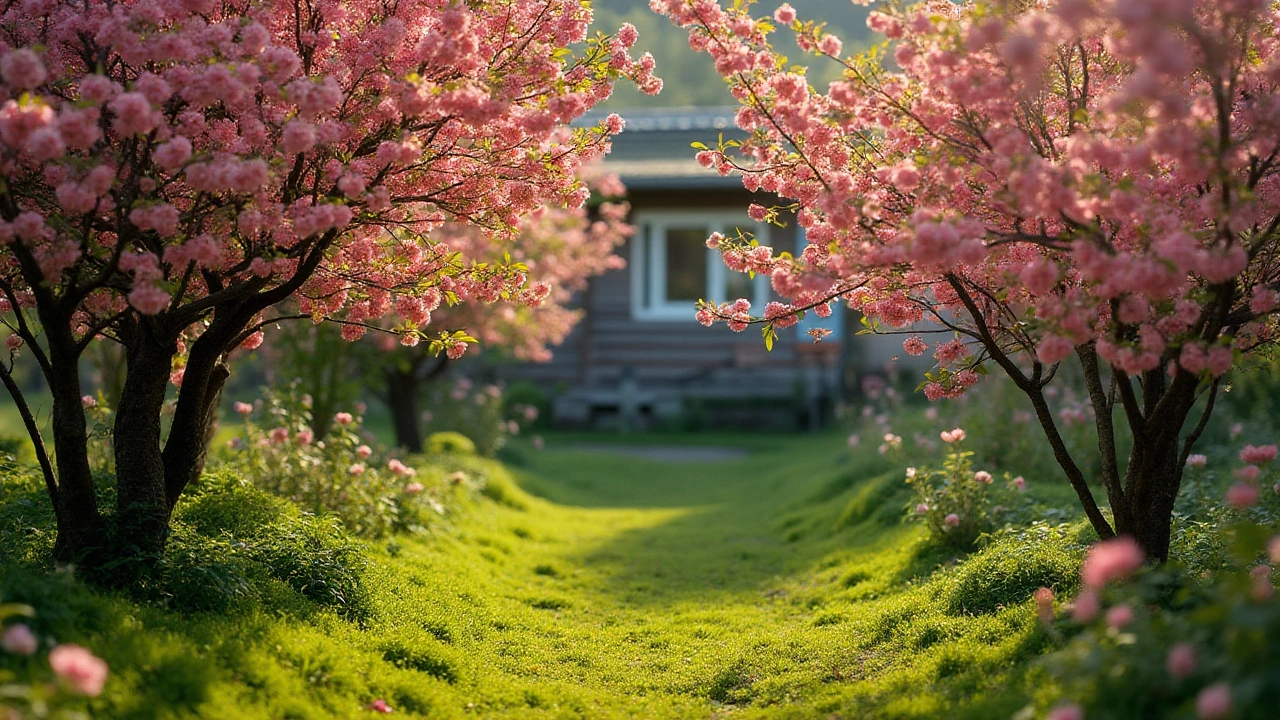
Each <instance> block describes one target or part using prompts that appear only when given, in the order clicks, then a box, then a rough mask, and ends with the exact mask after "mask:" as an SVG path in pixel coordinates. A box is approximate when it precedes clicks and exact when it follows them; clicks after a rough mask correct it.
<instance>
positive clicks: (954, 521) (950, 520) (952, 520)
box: [942, 513, 960, 527]
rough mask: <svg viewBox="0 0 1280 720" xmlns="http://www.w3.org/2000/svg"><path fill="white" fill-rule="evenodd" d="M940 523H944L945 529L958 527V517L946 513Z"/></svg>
mask: <svg viewBox="0 0 1280 720" xmlns="http://www.w3.org/2000/svg"><path fill="white" fill-rule="evenodd" d="M942 522H943V523H945V524H946V526H947V527H959V526H960V516H959V515H957V514H955V513H947V516H946V517H945V518H943V519H942Z"/></svg>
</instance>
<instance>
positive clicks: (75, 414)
mask: <svg viewBox="0 0 1280 720" xmlns="http://www.w3.org/2000/svg"><path fill="white" fill-rule="evenodd" d="M2 12H3V26H4V31H3V36H2V37H0V94H2V95H3V102H2V104H0V172H3V180H4V183H3V186H2V187H0V297H2V298H3V299H2V300H0V303H2V305H0V312H2V313H3V315H2V316H0V317H3V321H4V323H5V324H6V325H8V326H9V329H10V330H11V332H12V335H11V336H10V337H9V338H8V340H7V342H8V347H9V349H10V352H11V353H13V352H17V351H19V350H21V351H22V352H29V353H30V354H31V356H33V357H34V359H35V361H36V362H37V363H38V364H39V366H40V369H41V370H42V371H43V374H44V377H45V379H46V380H47V382H48V386H49V389H50V392H51V394H52V398H53V414H52V436H53V446H54V448H55V450H56V453H55V454H54V455H53V457H52V459H51V456H50V454H49V453H48V452H46V450H45V448H44V446H43V443H42V442H41V440H40V437H39V433H38V426H37V424H36V422H35V419H34V417H33V414H32V412H31V411H30V409H29V407H28V406H27V404H26V402H25V400H24V399H23V398H22V397H21V394H20V393H19V392H18V388H17V386H16V384H15V383H14V382H13V379H12V377H11V375H10V370H11V365H9V364H6V365H5V366H4V367H3V368H0V380H3V381H4V383H5V385H6V387H7V388H8V389H9V390H10V392H11V393H12V394H13V395H14V398H15V402H16V403H17V404H18V406H19V409H20V411H21V412H22V414H23V416H24V420H25V421H26V424H27V427H28V430H29V432H30V433H31V435H32V438H33V440H34V442H35V444H36V448H37V453H38V455H39V459H40V462H41V466H42V468H43V470H44V475H45V480H46V483H47V488H48V492H49V495H50V497H51V498H52V500H53V505H54V507H55V509H56V514H57V522H58V540H57V547H56V550H55V553H56V555H57V556H58V557H59V558H65V559H69V558H73V557H81V558H82V559H84V560H87V561H90V562H96V561H98V560H102V559H106V558H110V557H113V556H114V557H120V556H121V555H122V554H123V553H125V552H127V551H128V552H131V551H135V550H137V551H141V552H143V553H154V552H156V551H158V550H159V549H160V548H161V547H162V546H163V542H164V538H165V534H166V530H167V525H168V519H169V515H170V512H171V510H172V508H173V506H174V504H175V503H176V502H177V500H178V498H179V496H180V495H181V493H182V492H183V489H184V488H186V487H187V485H188V483H190V482H191V481H192V479H193V478H194V477H196V475H197V474H198V473H199V472H200V469H201V466H202V464H203V458H204V455H205V451H206V448H207V431H208V429H209V427H210V424H211V421H212V418H213V413H214V408H215V404H216V400H217V398H218V395H219V391H220V389H221V387H222V384H223V381H224V380H225V378H226V377H227V368H226V364H225V360H226V357H227V355H228V353H230V352H231V351H233V350H234V349H236V348H237V347H241V346H246V347H253V346H255V345H256V344H257V343H259V342H261V338H262V335H261V328H262V327H264V326H265V325H266V324H268V323H271V322H274V321H275V320H276V317H275V315H276V313H277V310H276V308H277V307H278V306H280V304H281V303H283V302H284V301H285V300H287V299H289V298H292V297H297V298H299V299H300V302H301V305H302V312H303V313H304V314H306V315H310V316H312V317H314V318H326V317H332V318H341V319H342V320H343V321H345V322H348V323H356V324H359V323H365V322H369V321H371V320H372V319H375V318H378V317H380V316H384V315H387V314H390V313H398V314H399V315H400V316H401V317H402V318H404V319H405V322H404V324H403V326H402V329H403V332H404V333H405V334H406V335H407V336H412V337H414V338H421V339H426V340H427V341H429V342H430V343H432V344H433V346H434V347H435V348H436V349H437V350H440V351H444V352H447V353H449V354H450V355H452V356H457V355H459V354H461V353H462V352H463V351H464V350H465V347H466V346H465V337H466V336H465V335H463V334H461V333H436V334H433V335H430V336H428V334H427V330H426V328H424V327H422V326H421V324H420V323H419V322H417V321H420V320H422V316H421V313H422V312H425V311H429V310H432V309H434V303H436V302H469V301H494V300H497V299H500V298H505V299H510V298H519V299H528V300H533V299H534V297H533V296H534V295H536V294H537V292H538V291H537V289H536V288H531V287H528V286H527V284H526V279H525V278H526V276H525V272H524V271H523V270H522V269H521V268H520V267H519V266H518V265H517V264H515V263H505V262H503V263H497V264H487V265H478V264H468V263H466V262H464V261H462V260H461V259H460V257H459V256H458V255H457V254H456V253H453V252H451V251H449V250H447V248H445V247H443V246H439V245H437V244H435V243H434V242H432V241H431V240H430V239H429V238H430V233H431V232H432V230H433V229H434V228H436V227H437V226H438V225H440V224H441V223H442V222H445V221H454V222H461V223H465V224H469V225H474V226H476V227H478V228H483V229H484V231H486V232H488V233H490V234H492V235H493V236H494V237H503V236H511V235H513V234H514V233H516V232H517V231H518V228H519V225H520V223H521V217H522V216H523V215H525V214H527V213H529V212H531V211H533V210H535V209H536V208H538V207H540V206H542V205H543V204H544V203H548V202H550V203H555V204H562V205H567V206H571V207H572V206H577V205H580V204H581V203H582V202H583V201H584V200H585V199H586V198H587V194H588V192H587V190H586V188H585V187H583V186H582V184H581V183H580V182H578V181H577V180H576V178H575V174H574V172H575V170H576V169H577V168H578V167H579V166H580V165H581V164H582V163H583V162H585V161H587V160H589V159H591V158H593V157H595V156H598V155H599V154H600V153H602V152H603V151H604V150H605V148H606V145H607V140H608V137H609V135H610V134H612V133H616V132H618V131H619V130H620V129H621V120H620V119H618V118H617V117H616V116H612V117H611V118H610V119H609V120H608V121H607V122H605V123H602V124H601V125H600V126H599V127H596V128H590V129H583V130H578V131H573V132H570V131H568V130H566V129H565V125H566V123H567V122H568V121H570V120H573V119H574V118H577V117H579V116H580V115H581V114H582V113H584V112H585V111H586V110H587V109H589V108H590V107H592V106H593V105H594V104H595V103H596V102H598V101H599V100H601V99H603V98H605V97H607V96H608V95H609V93H610V92H611V88H612V84H613V82H614V81H615V80H617V79H618V78H619V77H623V76H626V77H630V78H632V79H633V80H635V81H636V82H637V84H639V85H641V86H642V87H643V88H645V89H648V90H649V91H654V92H656V90H657V89H658V87H659V85H660V81H659V80H657V79H656V78H654V77H653V76H652V68H653V62H652V58H649V57H645V58H641V59H640V60H638V61H637V60H633V59H632V58H631V57H630V56H629V54H628V48H629V47H630V45H631V43H633V42H634V40H635V31H634V29H633V28H624V29H623V31H621V32H620V33H619V34H618V35H617V36H616V37H613V38H607V37H604V36H597V37H595V38H590V39H588V37H587V29H588V24H589V22H590V20H591V12H590V8H589V6H588V5H587V4H585V3H581V2H579V1H578V0H534V1H533V2H525V1H524V0H475V1H473V2H467V3H445V2H435V1H430V0H407V1H405V2H398V3H379V2H366V1H364V0H356V1H354V2H334V1H333V0H322V1H321V2H313V3H292V2H278V1H276V0H224V1H222V2H217V1H214V0H124V1H120V2H104V1H102V0H86V2H82V3H53V2H48V1H46V0H24V1H23V2H18V3H14V4H11V5H9V6H6V8H5V9H4V10H3V11H2ZM579 43H581V44H580V45H575V47H578V48H580V49H579V50H577V51H574V50H571V49H569V46H570V45H574V44H579ZM353 327H358V325H353ZM102 337H105V338H108V339H109V340H111V341H114V342H118V343H120V344H121V345H123V346H124V348H125V350H126V355H127V359H128V361H127V364H128V370H127V377H126V380H125V383H124V390H123V393H122V395H121V398H120V403H119V407H118V408H116V415H115V426H114V434H115V455H116V457H115V461H116V468H117V480H116V490H117V495H118V503H117V507H116V514H115V521H114V522H115V524H116V528H115V531H114V532H108V527H107V526H108V522H107V519H106V518H105V517H104V515H103V514H102V512H101V511H100V509H99V507H98V504H97V501H96V499H95V494H94V487H93V483H92V478H91V477H90V468H89V463H88V460H87V457H86V451H85V435H86V426H85V416H84V412H83V410H82V408H81V400H80V398H81V387H80V374H79V369H78V360H79V358H80V356H81V354H82V353H83V352H84V350H85V348H86V347H87V346H88V345H89V344H91V343H92V342H94V341H95V340H96V339H97V338H102ZM171 380H172V381H173V382H174V383H175V384H178V385H180V391H179V392H178V393H177V399H176V407H175V410H174V413H173V417H172V420H171V422H170V423H169V429H168V432H167V433H165V432H163V430H162V423H161V409H162V406H163V403H164V400H165V394H166V389H167V386H168V385H169V384H170V381H171ZM108 538H112V539H111V540H110V541H109V540H108ZM94 553H96V555H95V554H94ZM86 554H88V555H89V556H88V557H86Z"/></svg>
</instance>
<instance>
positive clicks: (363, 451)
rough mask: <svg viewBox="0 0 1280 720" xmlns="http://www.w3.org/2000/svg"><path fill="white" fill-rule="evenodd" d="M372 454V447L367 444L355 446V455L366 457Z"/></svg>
mask: <svg viewBox="0 0 1280 720" xmlns="http://www.w3.org/2000/svg"><path fill="white" fill-rule="evenodd" d="M372 454H373V448H371V447H369V446H368V445H361V446H360V447H357V448H356V455H359V456H360V457H362V458H367V457H369V456H370V455H372Z"/></svg>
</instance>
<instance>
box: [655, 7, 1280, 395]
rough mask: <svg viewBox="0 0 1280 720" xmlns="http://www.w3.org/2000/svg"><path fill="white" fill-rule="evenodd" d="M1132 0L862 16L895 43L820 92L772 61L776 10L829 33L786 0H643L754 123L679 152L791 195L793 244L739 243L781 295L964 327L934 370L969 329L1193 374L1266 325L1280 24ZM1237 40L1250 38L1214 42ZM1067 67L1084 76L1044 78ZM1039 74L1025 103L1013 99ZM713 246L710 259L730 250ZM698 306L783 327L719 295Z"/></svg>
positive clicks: (1236, 351) (828, 40)
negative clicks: (756, 6) (727, 141)
mask: <svg viewBox="0 0 1280 720" xmlns="http://www.w3.org/2000/svg"><path fill="white" fill-rule="evenodd" d="M1148 5H1150V4H1143V3H1126V2H1084V1H1074V0H1073V1H1071V2H1053V3H1032V4H1022V5H1019V6H1017V7H1018V8H1019V9H1016V10H1015V9H1013V8H1012V7H1011V8H1008V9H1007V12H1006V11H1001V12H999V13H995V14H991V13H986V12H983V13H978V12H975V10H974V7H975V6H973V5H965V4H957V3H930V4H928V5H927V6H920V7H917V6H900V7H899V6H893V7H891V8H888V9H885V10H883V11H879V12H874V13H872V14H871V15H870V16H869V18H868V20H867V23H868V25H869V26H870V27H871V28H872V29H873V30H874V31H876V32H879V33H883V34H884V35H885V36H886V37H888V38H889V40H890V43H889V50H888V53H886V54H888V55H890V56H891V57H892V58H893V60H894V64H893V65H888V64H887V63H886V65H885V66H884V67H878V68H877V69H875V70H874V71H865V72H864V71H859V72H856V73H852V74H848V75H846V76H845V77H843V78H841V79H840V80H837V81H834V82H832V83H831V84H830V85H829V86H828V87H827V88H825V92H824V91H823V89H814V88H811V87H809V85H808V83H807V82H806V81H805V79H804V76H802V75H800V74H798V73H796V72H794V71H793V69H792V66H791V64H790V63H789V62H780V61H779V55H778V54H777V53H776V51H775V48H774V46H773V43H772V40H771V33H772V32H775V30H774V28H775V27H777V26H782V27H789V26H791V27H794V28H796V29H797V32H796V38H797V42H798V43H799V45H800V48H801V50H802V51H805V52H808V53H813V54H816V55H837V56H838V55H839V54H840V53H841V52H842V50H841V43H840V42H839V40H838V38H835V37H834V36H829V35H822V34H821V33H818V34H814V33H812V32H809V31H808V30H806V29H805V28H806V27H809V26H807V25H805V24H804V23H803V22H802V19H801V18H799V17H798V15H797V13H796V11H795V9H794V8H792V7H790V6H789V5H785V4H784V5H782V6H780V7H778V8H777V10H776V11H775V12H774V14H773V20H774V21H776V24H775V23H765V22H757V21H756V19H755V18H752V17H751V16H750V14H749V13H750V11H751V7H750V6H749V5H745V4H739V3H733V4H732V5H731V4H730V3H727V2H712V1H711V0H706V1H704V2H685V1H684V0H653V2H652V3H651V6H652V7H653V8H654V9H655V10H656V11H658V12H660V13H662V14H664V15H667V16H668V17H670V18H671V20H672V21H673V22H674V23H676V24H677V25H679V26H681V27H684V28H687V29H688V32H689V42H690V46H691V47H692V48H693V49H694V50H696V51H699V52H705V53H707V54H708V55H709V56H710V59H711V62H712V63H713V64H714V66H715V68H716V70H717V71H718V72H719V73H720V74H721V75H723V76H724V77H725V78H726V80H727V81H728V82H729V83H730V85H731V88H732V91H733V93H734V96H735V98H737V99H738V101H739V103H740V108H739V110H738V112H737V114H736V121H737V124H738V125H739V127H741V128H742V129H743V130H746V131H748V132H749V133H751V136H750V138H749V140H747V141H746V142H745V143H744V145H743V146H742V147H741V148H738V149H737V150H738V152H736V153H733V154H728V153H724V152H721V151H718V150H717V151H711V150H704V151H702V152H700V153H699V154H698V156H697V159H698V161H699V162H700V163H702V164H703V165H705V166H708V167H714V168H715V169H717V170H718V171H719V172H720V173H721V174H730V173H738V174H740V175H741V176H742V182H743V186H744V187H745V188H746V189H747V190H751V191H756V190H763V191H767V192H772V193H776V194H778V195H780V196H781V197H783V198H785V199H786V200H787V201H794V202H795V203H796V204H797V205H798V206H799V207H800V208H801V209H800V210H799V212H798V213H797V217H796V220H797V222H798V224H799V225H800V226H801V227H803V228H804V230H805V234H806V237H807V239H808V242H809V245H808V246H807V247H805V248H803V249H802V251H801V252H799V253H796V254H795V256H794V257H791V258H779V257H774V258H760V259H758V260H757V261H756V263H757V264H758V265H764V266H768V265H772V266H773V271H772V273H771V279H772V281H773V288H774V290H775V292H777V293H778V294H779V295H780V296H781V297H782V302H783V304H786V305H790V306H792V307H796V308H801V307H809V306H814V305H817V304H820V303H825V302H830V301H842V302H846V303H848V304H849V305H850V307H852V308H853V309H855V310H858V311H860V312H862V313H863V314H865V315H867V316H868V317H869V319H871V320H874V321H877V322H881V323H884V324H885V325H888V326H892V327H903V326H904V325H905V324H907V323H910V322H915V321H918V320H920V319H922V318H929V319H934V318H936V319H937V320H940V321H943V322H944V323H945V324H947V325H949V326H951V327H953V328H956V329H958V330H960V331H961V332H960V335H961V336H963V337H965V338H966V340H963V341H961V340H955V341H952V342H948V343H942V344H940V345H939V346H938V347H937V348H936V351H935V357H936V358H937V360H938V362H939V364H940V365H941V366H943V367H946V366H948V365H951V364H954V363H956V362H957V361H959V360H960V359H961V358H964V357H966V356H970V355H973V353H970V352H969V351H968V350H967V349H966V348H965V345H966V343H973V344H974V345H980V346H981V347H982V350H983V351H984V353H985V354H986V355H988V356H991V357H999V356H1001V355H1009V356H1021V358H1020V359H1021V361H1024V362H1025V363H1026V366H1027V367H1033V365H1034V364H1040V365H1053V364H1056V363H1059V362H1061V361H1063V360H1065V359H1067V358H1068V357H1070V356H1071V355H1072V354H1074V353H1076V352H1084V353H1089V352H1091V351H1092V352H1096V354H1097V356H1098V357H1099V358H1101V359H1102V360H1103V361H1104V362H1106V363H1108V364H1110V365H1111V366H1112V368H1113V369H1114V370H1115V371H1117V372H1118V373H1123V374H1125V375H1130V376H1137V375H1141V374H1142V373H1147V372H1152V371H1167V372H1168V373H1169V374H1170V375H1172V376H1173V377H1174V378H1175V381H1176V382H1177V383H1179V386H1180V387H1182V386H1187V387H1194V384H1195V383H1196V382H1197V381H1198V380H1197V378H1196V377H1195V376H1198V375H1201V374H1208V375H1210V376H1211V377H1213V378H1220V377H1222V376H1223V375H1224V373H1226V372H1227V371H1228V370H1229V369H1230V368H1231V367H1232V366H1233V364H1234V363H1235V362H1236V361H1237V360H1238V359H1239V358H1240V357H1241V356H1242V354H1244V353H1247V352H1249V351H1251V350H1252V349H1254V348H1257V347H1260V346H1261V345H1263V344H1265V343H1267V342H1269V341H1271V340H1273V339H1274V337H1275V335H1276V331H1277V323H1276V315H1275V313H1276V311H1277V307H1278V305H1280V303H1278V301H1277V297H1278V293H1277V291H1276V289H1275V288H1276V287H1277V283H1280V268H1277V267H1275V266H1274V264H1268V263H1267V261H1265V260H1264V259H1263V258H1264V257H1270V255H1268V254H1267V253H1269V252H1271V250H1270V249H1274V247H1275V245H1276V243H1277V242H1280V238H1277V237H1276V236H1275V235H1274V234H1272V235H1268V237H1267V239H1266V240H1265V241H1263V243H1262V244H1263V245H1265V247H1266V248H1269V249H1268V250H1267V251H1266V252H1263V253H1259V252H1258V250H1259V248H1258V246H1257V241H1256V240H1255V235H1254V233H1255V232H1256V230H1255V229H1256V228H1265V227H1268V226H1269V223H1271V222H1272V221H1273V220H1274V218H1276V217H1278V216H1280V183H1277V182H1275V180H1274V177H1273V176H1276V175H1280V169H1277V168H1272V167H1271V166H1270V165H1269V163H1268V156H1269V155H1268V154H1269V148H1273V147H1275V146H1276V144H1277V142H1280V123H1277V122H1276V121H1275V117H1276V115H1275V113H1274V110H1275V108H1276V107H1277V106H1278V105H1280V89H1278V88H1280V85H1278V84H1277V82H1276V81H1277V79H1280V52H1277V49H1278V48H1280V45H1277V42H1276V38H1277V37H1280V21H1278V20H1277V19H1276V17H1275V16H1274V15H1273V14H1272V13H1271V12H1270V10H1269V9H1268V7H1267V6H1266V4H1265V3H1260V2H1231V3H1220V2H1215V1H1214V0H1187V2H1184V3H1181V4H1178V5H1177V8H1176V9H1172V8H1171V9H1170V10H1169V11H1168V12H1163V11H1151V10H1150V8H1149V7H1148ZM1151 7H1156V6H1151ZM1233 28H1248V30H1247V31H1244V32H1236V31H1235V30H1233ZM1226 38H1230V39H1229V40H1227V39H1226ZM1245 56H1248V57H1251V58H1256V61H1251V62H1249V63H1238V62H1234V61H1232V60H1230V58H1233V57H1245ZM1064 57H1070V58H1071V60H1070V61H1069V65H1070V67H1066V68H1064V67H1063V66H1061V63H1062V62H1064V61H1063V60H1062V58H1064ZM849 62H852V63H853V64H854V65H859V67H861V65H860V64H859V63H861V62H862V61H861V60H858V61H849ZM1063 72H1067V73H1069V74H1071V76H1072V77H1083V76H1084V75H1087V76H1088V82H1087V83H1086V84H1084V85H1083V86H1081V87H1077V86H1076V83H1073V82H1068V83H1065V84H1064V83H1059V82H1048V81H1046V78H1050V77H1052V78H1055V79H1059V78H1061V76H1062V73H1063ZM1210 78H1221V79H1223V81H1224V82H1227V83H1228V86H1229V87H1231V88H1233V92H1234V93H1235V95H1234V96H1233V97H1223V96H1221V94H1220V93H1219V91H1218V88H1219V87H1220V86H1219V85H1218V84H1217V81H1211V80H1210ZM1033 95H1034V96H1035V97H1038V98H1042V99H1043V102H1037V104H1036V105H1035V108H1034V111H1032V112H1028V108H1027V106H1026V105H1025V104H1023V103H1022V99H1023V98H1025V97H1029V96H1033ZM851 148H865V149H867V150H870V152H866V151H864V150H859V151H858V152H856V153H855V152H853V151H852V150H851ZM1228 148H1231V149H1228ZM921 158H927V161H925V162H921V161H920V160H921ZM1258 167H1267V168H1269V169H1268V170H1267V171H1266V172H1262V173H1258V172H1253V171H1251V170H1250V168H1258ZM1206 188H1212V192H1211V193H1208V194H1206V192H1205V189H1206ZM1210 196H1212V198H1213V199H1208V198H1209V197H1210ZM753 212H754V213H755V215H756V216H757V217H763V216H765V214H767V209H766V208H762V207H758V208H755V209H753ZM708 244H709V245H710V246H712V247H716V248H718V249H720V251H721V252H722V253H724V254H725V256H726V261H728V260H729V258H730V256H733V255H741V254H742V253H743V252H744V247H743V244H742V243H741V242H730V241H728V239H725V238H713V239H712V241H709V243H708ZM770 261H772V262H770ZM736 264H738V265H743V264H742V263H741V262H737V263H736ZM734 265H735V263H730V266H731V267H733V266H734ZM740 269H745V266H744V267H743V268H740ZM1237 284H1240V285H1241V290H1242V291H1241V292H1236V290H1235V288H1236V286H1237ZM1210 298H1213V299H1210ZM1215 313H1229V314H1230V316H1231V320H1230V322H1225V323H1224V322H1219V321H1215V320H1212V319H1211V318H1213V317H1219V316H1220V315H1215ZM779 317H781V316H779ZM699 320H700V321H702V322H704V323H711V322H717V321H723V322H727V323H730V324H731V326H733V325H737V326H738V328H740V327H741V326H742V325H743V324H744V323H748V322H763V323H774V324H777V317H770V316H769V315H768V314H767V313H766V315H764V316H761V317H744V316H742V315H741V314H737V313H734V312H725V311H724V309H723V308H704V311H703V312H701V313H699ZM903 347H904V350H905V351H906V352H907V353H909V354H912V355H914V354H917V353H922V352H924V350H925V349H926V347H925V346H924V344H923V342H922V341H920V340H918V339H917V338H909V339H908V340H907V341H906V342H905V343H904V346H903ZM1001 366H1002V367H1003V368H1004V369H1006V370H1009V368H1011V367H1012V364H1011V363H1001ZM1017 372H1022V371H1021V370H1019V371H1017ZM1028 372H1034V370H1029V371H1028ZM974 379H975V378H973V377H970V376H968V375H965V374H964V373H963V372H957V373H955V374H954V375H950V376H944V377H943V379H941V380H939V381H937V382H933V383H930V384H929V385H927V386H926V388H925V392H926V394H927V395H928V396H929V397H930V398H931V399H934V398H941V397H953V396H956V395H959V394H961V393H963V392H964V391H965V389H966V388H967V387H970V386H971V383H972V381H973V380H974Z"/></svg>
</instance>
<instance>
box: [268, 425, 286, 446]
mask: <svg viewBox="0 0 1280 720" xmlns="http://www.w3.org/2000/svg"><path fill="white" fill-rule="evenodd" d="M268 434H269V436H270V438H271V444H272V445H283V444H285V443H286V442H288V441H289V428H286V427H277V428H271V432H270V433H268Z"/></svg>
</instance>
